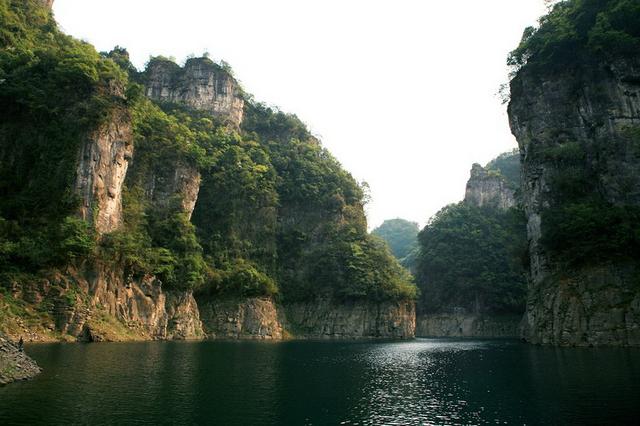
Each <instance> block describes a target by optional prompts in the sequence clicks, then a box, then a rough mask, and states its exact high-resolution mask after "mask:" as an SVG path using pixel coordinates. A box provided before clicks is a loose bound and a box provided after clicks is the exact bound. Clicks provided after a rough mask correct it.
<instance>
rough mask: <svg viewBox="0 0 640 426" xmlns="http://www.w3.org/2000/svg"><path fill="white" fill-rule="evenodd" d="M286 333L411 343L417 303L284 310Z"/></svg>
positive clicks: (325, 304) (321, 304)
mask: <svg viewBox="0 0 640 426" xmlns="http://www.w3.org/2000/svg"><path fill="white" fill-rule="evenodd" d="M285 313H286V320H285V321H286V324H287V329H288V330H290V332H291V334H293V335H294V336H296V337H304V338H311V339H341V338H342V339H344V338H347V339H367V338H378V339H380V338H383V339H410V338H413V337H414V336H415V328H416V310H415V303H414V302H381V303H374V302H352V303H349V302H341V303H334V302H331V301H330V300H319V301H316V302H312V303H295V304H292V305H289V306H286V307H285Z"/></svg>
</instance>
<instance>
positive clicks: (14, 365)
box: [0, 334, 41, 386]
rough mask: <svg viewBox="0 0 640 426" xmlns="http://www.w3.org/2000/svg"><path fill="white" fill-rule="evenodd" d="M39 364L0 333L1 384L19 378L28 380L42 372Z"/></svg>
mask: <svg viewBox="0 0 640 426" xmlns="http://www.w3.org/2000/svg"><path fill="white" fill-rule="evenodd" d="M40 371H41V369H40V367H38V364H36V362H35V361H34V360H32V359H31V358H29V357H28V356H27V355H26V354H25V353H24V352H23V351H21V350H19V349H18V347H17V346H16V345H15V344H14V343H13V342H12V341H11V340H9V339H8V338H7V337H6V336H4V335H1V334H0V386H2V385H6V384H8V383H11V382H15V381H17V380H28V379H31V378H33V377H35V376H36V375H38V374H39V373H40Z"/></svg>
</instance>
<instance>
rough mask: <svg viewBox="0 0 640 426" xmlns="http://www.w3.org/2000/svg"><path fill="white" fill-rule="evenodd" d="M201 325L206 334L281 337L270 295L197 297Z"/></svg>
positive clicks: (211, 336)
mask: <svg viewBox="0 0 640 426" xmlns="http://www.w3.org/2000/svg"><path fill="white" fill-rule="evenodd" d="M200 312H201V315H202V322H203V325H204V329H205V331H206V333H207V337H209V338H224V339H261V340H262V339H268V340H271V339H282V338H283V336H284V331H283V327H282V324H281V322H280V319H279V318H278V309H277V308H276V305H275V303H273V301H272V300H270V299H259V298H249V299H241V300H200Z"/></svg>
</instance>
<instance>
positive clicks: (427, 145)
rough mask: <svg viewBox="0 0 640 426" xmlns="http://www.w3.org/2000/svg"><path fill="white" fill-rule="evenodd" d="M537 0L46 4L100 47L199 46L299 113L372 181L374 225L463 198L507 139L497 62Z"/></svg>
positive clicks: (541, 8)
mask: <svg viewBox="0 0 640 426" xmlns="http://www.w3.org/2000/svg"><path fill="white" fill-rule="evenodd" d="M544 12H545V5H544V1H543V0H485V1H478V0H440V1H434V0H384V1H383V0H304V1H303V0H225V1H219V0H180V1H176V0H135V1H133V0H109V1H105V0H55V3H54V14H55V16H56V19H57V20H58V22H59V23H60V26H61V27H62V29H63V30H64V31H65V32H66V33H68V34H71V35H73V36H75V37H77V38H81V39H83V40H86V41H89V42H90V43H92V44H94V45H95V46H96V48H97V49H98V50H101V51H104V50H110V49H111V48H113V47H114V46H115V45H120V46H123V47H125V48H127V50H128V51H129V53H130V55H131V59H132V62H133V63H134V65H136V66H137V67H138V68H139V69H141V68H143V67H144V64H145V63H146V61H147V60H148V59H149V56H151V55H164V56H169V57H174V58H176V60H177V61H178V63H182V62H184V60H185V58H186V57H187V56H189V55H196V56H201V55H202V54H203V53H205V52H208V53H209V55H210V57H211V58H212V59H214V60H224V61H226V62H228V63H229V64H230V65H231V66H232V68H233V70H234V73H235V76H236V78H238V80H240V82H241V84H242V86H243V87H244V89H245V90H246V91H247V92H249V93H251V94H253V95H254V97H255V99H256V100H257V101H261V102H266V103H267V104H270V105H274V106H278V107H279V108H280V109H281V110H282V111H284V112H290V113H294V114H296V115H297V116H298V117H299V118H300V119H302V121H304V122H305V123H306V124H307V125H308V126H309V128H310V129H311V131H312V132H313V133H314V134H315V135H317V136H319V137H320V138H321V139H322V142H323V144H324V146H325V147H327V148H328V149H329V150H330V151H331V153H332V154H333V155H334V156H335V157H336V158H337V159H338V160H339V161H340V162H341V163H342V165H343V166H344V167H345V168H346V169H347V170H349V171H350V172H351V173H352V174H353V176H354V177H355V178H356V179H357V180H358V181H366V182H368V183H369V186H370V188H371V197H372V201H371V202H370V203H369V204H368V205H367V208H366V210H367V216H368V220H369V226H370V227H371V228H372V227H375V226H378V225H380V224H381V223H382V222H383V221H384V220H385V219H392V218H396V217H402V218H405V219H408V220H411V221H414V222H418V223H419V224H420V225H421V226H423V225H424V224H425V223H426V222H427V220H428V219H429V218H430V217H431V216H432V215H434V214H435V213H436V212H437V211H438V210H440V209H441V208H442V207H444V206H445V205H447V204H449V203H452V202H458V201H460V200H461V199H462V198H463V197H464V190H465V184H466V181H467V179H468V178H469V170H470V169H471V165H472V164H473V163H475V162H477V163H481V164H485V163H487V162H488V161H490V160H491V159H492V158H494V157H496V156H497V155H498V154H500V153H502V152H504V151H509V150H511V149H513V148H515V147H516V146H517V145H516V142H515V139H514V138H513V136H512V135H511V132H510V130H509V123H508V118H507V114H506V105H503V104H502V101H501V99H500V97H499V96H498V91H499V89H500V85H501V84H504V83H507V82H508V71H509V70H508V68H507V66H506V58H507V55H508V53H509V51H511V50H512V49H513V48H515V47H516V46H517V44H518V42H519V41H520V38H521V36H522V31H523V30H524V28H525V27H526V26H529V25H535V23H536V21H537V19H538V17H539V16H541V15H542V14H543V13H544Z"/></svg>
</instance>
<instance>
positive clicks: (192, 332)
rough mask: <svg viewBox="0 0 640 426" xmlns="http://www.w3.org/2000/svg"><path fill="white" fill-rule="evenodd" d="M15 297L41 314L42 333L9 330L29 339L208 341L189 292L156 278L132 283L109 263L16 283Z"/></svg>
mask: <svg viewBox="0 0 640 426" xmlns="http://www.w3.org/2000/svg"><path fill="white" fill-rule="evenodd" d="M12 297H13V298H14V299H15V300H23V301H25V302H27V303H28V304H30V305H31V306H34V307H35V308H36V309H37V310H38V311H39V312H40V313H41V315H43V320H44V323H43V326H44V329H43V330H39V331H38V330H37V329H33V328H27V327H21V328H18V329H14V330H13V331H8V332H9V333H11V335H12V337H14V338H19V336H21V335H24V338H25V340H27V341H42V340H45V341H47V340H51V338H52V337H54V338H55V337H56V336H60V337H65V336H66V338H69V339H76V340H80V341H91V342H94V341H122V340H157V339H160V340H165V339H178V340H184V339H199V338H203V337H204V334H203V331H202V324H201V323H200V317H199V312H198V309H197V305H196V302H195V300H194V299H193V296H192V294H191V292H186V291H185V292H175V291H172V292H168V293H167V292H164V291H162V288H161V285H160V284H159V283H158V282H157V280H156V279H155V278H154V277H153V276H144V277H141V278H139V279H136V280H131V279H127V278H126V277H125V276H124V275H123V271H122V269H121V268H118V267H113V266H109V265H102V264H87V265H85V266H83V267H82V268H78V269H76V268H69V269H68V270H66V271H64V272H57V273H51V274H49V275H48V276H47V277H43V278H41V279H40V280H38V281H31V282H28V283H24V282H23V283H19V284H18V283H16V285H15V286H14V288H13V292H12ZM3 325H6V324H3Z"/></svg>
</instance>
